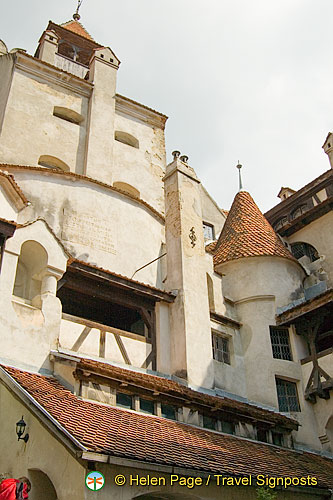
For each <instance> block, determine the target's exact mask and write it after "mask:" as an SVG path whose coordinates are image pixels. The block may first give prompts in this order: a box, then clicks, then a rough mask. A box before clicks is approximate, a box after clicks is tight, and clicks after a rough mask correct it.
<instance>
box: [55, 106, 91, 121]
mask: <svg viewBox="0 0 333 500" xmlns="http://www.w3.org/2000/svg"><path fill="white" fill-rule="evenodd" d="M53 115H54V116H56V117H58V118H61V119H62V120H66V121H67V122H71V123H75V124H77V125H79V124H80V123H81V122H82V121H83V120H84V118H83V116H82V115H80V114H79V113H77V112H76V111H74V110H73V109H69V108H64V107H63V106H54V109H53Z"/></svg>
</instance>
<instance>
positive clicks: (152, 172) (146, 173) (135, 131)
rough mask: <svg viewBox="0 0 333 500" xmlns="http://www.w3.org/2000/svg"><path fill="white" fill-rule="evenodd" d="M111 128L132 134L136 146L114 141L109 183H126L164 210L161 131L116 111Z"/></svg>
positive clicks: (143, 197) (162, 142) (142, 196)
mask: <svg viewBox="0 0 333 500" xmlns="http://www.w3.org/2000/svg"><path fill="white" fill-rule="evenodd" d="M115 130H116V131H121V132H126V133H128V134H130V135H132V136H133V137H135V138H136V139H137V140H138V141H139V148H138V149H137V148H135V147H132V146H129V145H127V144H123V143H122V142H119V141H114V165H113V176H112V178H113V183H114V182H125V183H127V184H130V185H131V186H133V187H134V188H136V189H137V190H138V191H139V192H140V197H141V198H142V199H143V200H145V201H147V202H148V203H149V204H151V205H152V206H153V207H154V208H156V210H158V211H159V212H161V213H164V189H163V182H162V179H163V176H164V173H165V141H164V131H163V130H161V129H159V128H157V127H154V126H152V125H150V124H148V123H143V122H141V121H139V120H137V119H135V118H133V117H131V116H124V115H123V114H119V113H118V114H116V118H115Z"/></svg>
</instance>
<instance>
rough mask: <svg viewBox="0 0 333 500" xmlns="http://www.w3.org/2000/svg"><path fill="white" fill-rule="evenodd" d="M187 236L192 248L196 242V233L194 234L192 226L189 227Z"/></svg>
mask: <svg viewBox="0 0 333 500" xmlns="http://www.w3.org/2000/svg"><path fill="white" fill-rule="evenodd" d="M189 238H190V240H191V245H192V248H194V247H195V245H196V243H195V242H196V241H197V236H196V234H195V230H194V227H191V229H190V234H189Z"/></svg>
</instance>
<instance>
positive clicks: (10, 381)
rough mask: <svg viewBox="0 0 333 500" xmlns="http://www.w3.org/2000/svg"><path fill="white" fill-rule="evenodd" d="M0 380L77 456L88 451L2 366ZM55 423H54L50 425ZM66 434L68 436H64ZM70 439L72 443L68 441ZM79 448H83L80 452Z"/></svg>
mask: <svg viewBox="0 0 333 500" xmlns="http://www.w3.org/2000/svg"><path fill="white" fill-rule="evenodd" d="M0 381H2V382H3V384H4V385H5V387H6V388H7V389H8V390H9V391H10V392H12V393H14V394H15V395H16V396H18V398H19V399H20V400H22V402H23V404H25V406H27V407H28V408H29V410H31V412H32V413H33V414H34V415H35V416H36V417H37V418H38V419H39V420H41V421H42V423H43V424H45V425H46V427H47V428H48V429H49V430H50V431H51V432H52V433H53V434H55V435H56V437H57V438H58V439H60V441H62V442H63V443H64V444H65V445H66V446H69V448H70V449H71V451H72V452H73V453H74V455H75V456H78V454H79V455H81V453H82V452H87V451H88V448H86V447H85V446H83V445H82V444H81V443H80V441H78V440H77V439H76V438H75V437H74V436H72V434H70V433H69V432H68V431H67V430H66V429H65V428H64V427H63V426H62V425H61V424H60V423H59V422H58V421H57V420H56V419H55V418H53V417H52V415H50V413H49V412H48V411H47V410H45V408H44V407H43V406H42V405H40V404H39V403H38V402H37V401H36V400H35V399H34V398H33V397H32V396H31V395H30V394H29V392H28V391H26V390H25V389H23V387H22V386H21V385H20V384H19V383H18V382H17V381H16V380H15V379H14V378H13V377H12V376H11V375H9V373H7V372H6V370H4V368H2V367H1V366H0ZM50 423H51V424H53V425H50ZM54 427H55V428H54ZM64 435H65V436H66V438H67V439H66V438H65V437H64ZM68 441H70V443H68ZM77 448H79V450H81V451H80V452H78V450H77Z"/></svg>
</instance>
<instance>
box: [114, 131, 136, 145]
mask: <svg viewBox="0 0 333 500" xmlns="http://www.w3.org/2000/svg"><path fill="white" fill-rule="evenodd" d="M114 138H115V140H116V141H118V142H122V143H123V144H127V146H132V148H136V149H139V141H138V139H137V138H136V137H134V136H133V135H131V134H128V133H127V132H121V131H120V130H117V131H116V132H115V134H114Z"/></svg>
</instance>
